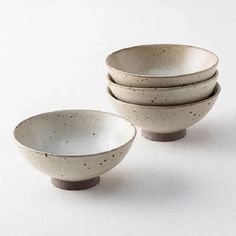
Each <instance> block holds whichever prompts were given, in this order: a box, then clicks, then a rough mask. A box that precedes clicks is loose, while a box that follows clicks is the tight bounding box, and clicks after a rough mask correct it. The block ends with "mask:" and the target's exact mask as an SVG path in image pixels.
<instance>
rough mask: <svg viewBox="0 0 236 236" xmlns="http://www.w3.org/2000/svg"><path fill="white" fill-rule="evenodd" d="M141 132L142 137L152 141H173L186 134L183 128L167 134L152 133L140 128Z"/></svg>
mask: <svg viewBox="0 0 236 236" xmlns="http://www.w3.org/2000/svg"><path fill="white" fill-rule="evenodd" d="M141 132H142V136H143V137H144V138H146V139H149V140H152V141H159V142H169V141H175V140H178V139H181V138H183V137H184V136H185V135H186V129H183V130H180V131H177V132H174V133H169V134H159V133H153V132H150V131H146V130H142V131H141Z"/></svg>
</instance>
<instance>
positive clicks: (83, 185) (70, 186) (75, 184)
mask: <svg viewBox="0 0 236 236" xmlns="http://www.w3.org/2000/svg"><path fill="white" fill-rule="evenodd" d="M51 182H52V184H53V185H54V186H56V187H57V188H61V189H64V190H83V189H87V188H92V187H94V186H95V185H97V184H98V183H99V182H100V177H95V178H92V179H88V180H83V181H66V180H60V179H54V178H51Z"/></svg>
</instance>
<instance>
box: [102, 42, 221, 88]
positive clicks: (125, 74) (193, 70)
mask: <svg viewBox="0 0 236 236" xmlns="http://www.w3.org/2000/svg"><path fill="white" fill-rule="evenodd" d="M218 61H219V60H218V57H217V55H216V54H215V53H213V52H211V51H208V50H206V49H203V48H199V47H194V46H188V45H178V44H151V45H141V46H134V47H130V48H125V49H121V50H119V51H116V52H113V53H112V54H110V55H109V56H108V57H107V59H106V64H107V66H108V71H109V74H110V75H111V77H112V78H113V80H114V81H115V82H116V83H117V84H120V85H125V86H134V87H143V88H144V87H172V86H182V85H185V84H191V83H196V82H199V81H203V80H206V79H208V78H210V77H212V76H213V75H214V74H215V71H216V69H217V65H218Z"/></svg>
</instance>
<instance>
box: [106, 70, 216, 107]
mask: <svg viewBox="0 0 236 236" xmlns="http://www.w3.org/2000/svg"><path fill="white" fill-rule="evenodd" d="M217 77H218V72H216V74H215V75H214V76H213V77H211V78H210V79H207V80H204V81H201V82H198V83H194V84H189V85H184V86H181V87H170V88H136V87H127V86H124V85H119V84H116V83H115V82H114V81H113V80H112V78H111V76H110V75H109V74H108V75H107V81H108V84H109V88H110V89H111V91H112V93H113V95H114V96H115V97H116V98H118V99H119V100H121V101H123V102H128V103H134V104H138V105H180V104H186V103H191V102H196V101H200V100H202V99H205V98H207V97H209V95H210V94H211V93H212V91H213V89H214V87H215V85H216V81H217Z"/></svg>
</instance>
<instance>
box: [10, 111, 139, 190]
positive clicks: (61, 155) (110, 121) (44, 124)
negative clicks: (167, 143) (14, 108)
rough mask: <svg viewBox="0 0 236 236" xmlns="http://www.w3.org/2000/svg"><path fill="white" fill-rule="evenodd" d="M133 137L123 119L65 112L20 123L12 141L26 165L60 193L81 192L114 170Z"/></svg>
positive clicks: (78, 112)
mask: <svg viewBox="0 0 236 236" xmlns="http://www.w3.org/2000/svg"><path fill="white" fill-rule="evenodd" d="M135 135H136V129H135V127H134V126H133V125H132V124H130V123H129V122H128V121H127V120H125V119H123V118H121V117H119V116H116V115H113V114H110V113H106V112H100V111H92V110H64V111H55V112H49V113H44V114H40V115H37V116H33V117H31V118H29V119H26V120H24V121H22V122H21V123H20V124H18V125H17V126H16V128H15V130H14V137H15V139H16V141H17V143H18V146H19V148H20V151H21V152H22V153H23V155H24V157H25V158H26V160H27V161H28V162H29V163H30V164H31V165H32V166H34V167H35V168H36V169H38V170H40V171H41V172H43V173H45V174H47V175H49V176H51V177H52V183H53V184H54V185H55V186H57V187H59V188H62V189H67V190H75V189H86V188H90V187H92V186H95V185H96V184H98V183H99V180H100V177H99V176H100V175H102V174H104V173H106V172H107V171H109V170H111V169H112V168H113V167H115V166H116V165H117V164H118V163H119V162H120V161H121V160H122V159H123V158H124V157H125V155H126V154H127V152H128V151H129V149H130V147H131V145H132V143H133V140H134V138H135Z"/></svg>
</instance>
